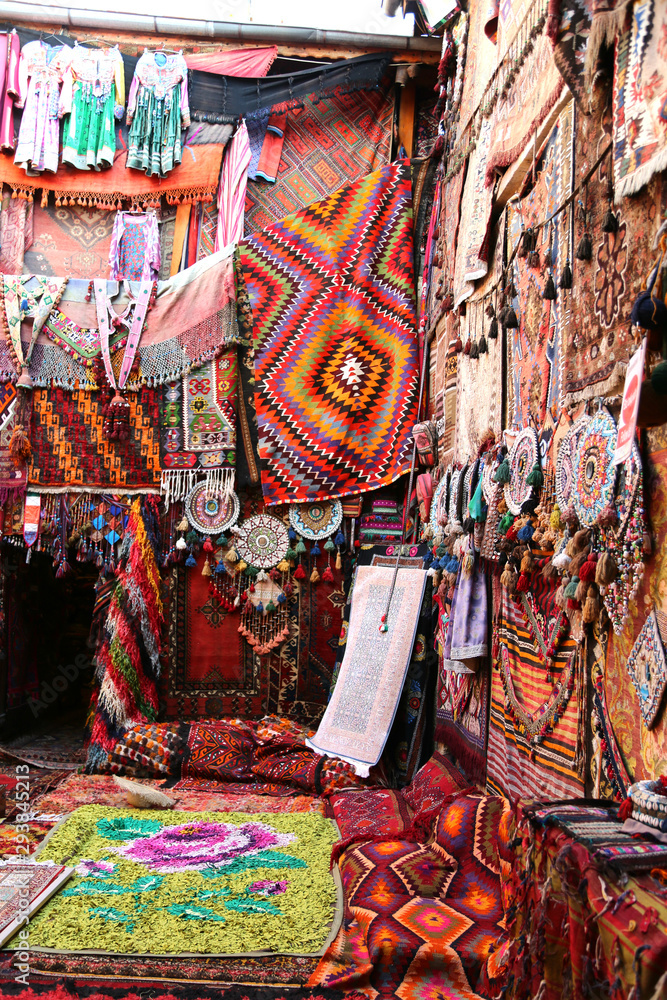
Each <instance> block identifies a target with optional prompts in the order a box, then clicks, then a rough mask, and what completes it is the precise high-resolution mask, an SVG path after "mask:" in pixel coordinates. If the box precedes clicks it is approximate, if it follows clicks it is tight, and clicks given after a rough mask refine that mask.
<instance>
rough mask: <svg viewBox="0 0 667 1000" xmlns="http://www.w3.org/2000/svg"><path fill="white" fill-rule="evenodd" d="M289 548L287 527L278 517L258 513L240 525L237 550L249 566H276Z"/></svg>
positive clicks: (266, 567) (264, 567)
mask: <svg viewBox="0 0 667 1000" xmlns="http://www.w3.org/2000/svg"><path fill="white" fill-rule="evenodd" d="M288 548H289V535H288V534H287V528H286V527H285V525H284V524H283V522H282V521H279V520H278V518H277V517H272V516H271V515H270V514H256V515H255V516H254V517H249V518H248V519H247V520H246V521H243V523H242V524H241V525H240V526H239V531H238V533H237V536H236V550H237V552H238V554H239V556H240V557H241V559H244V560H245V561H246V562H247V563H248V565H249V566H256V567H257V568H258V569H268V567H270V566H276V565H277V564H278V563H279V562H280V561H281V560H282V559H284V558H285V554H286V552H287V550H288Z"/></svg>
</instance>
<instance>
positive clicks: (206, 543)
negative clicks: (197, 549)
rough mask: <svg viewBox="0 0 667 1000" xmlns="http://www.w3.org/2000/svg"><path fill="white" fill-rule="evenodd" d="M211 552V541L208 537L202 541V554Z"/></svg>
mask: <svg viewBox="0 0 667 1000" xmlns="http://www.w3.org/2000/svg"><path fill="white" fill-rule="evenodd" d="M212 551H213V542H212V541H211V538H210V536H207V537H206V538H205V539H204V552H212Z"/></svg>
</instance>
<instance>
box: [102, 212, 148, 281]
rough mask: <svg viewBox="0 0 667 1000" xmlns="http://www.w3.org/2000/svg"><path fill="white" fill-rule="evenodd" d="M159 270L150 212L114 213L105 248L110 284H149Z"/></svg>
mask: <svg viewBox="0 0 667 1000" xmlns="http://www.w3.org/2000/svg"><path fill="white" fill-rule="evenodd" d="M159 270H160V232H159V229H158V223H157V218H156V216H155V213H154V212H143V213H142V214H141V215H133V214H132V213H131V212H118V214H117V215H116V219H115V222H114V224H113V232H112V234H111V247H110V248H109V277H110V278H111V280H112V281H118V280H120V279H122V278H124V279H127V280H128V281H151V280H153V279H155V278H157V276H158V273H159Z"/></svg>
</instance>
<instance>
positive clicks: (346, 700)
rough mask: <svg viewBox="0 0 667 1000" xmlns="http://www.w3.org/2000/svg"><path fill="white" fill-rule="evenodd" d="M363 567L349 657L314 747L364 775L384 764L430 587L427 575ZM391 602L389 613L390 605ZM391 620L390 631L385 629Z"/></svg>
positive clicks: (358, 579) (352, 615)
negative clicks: (381, 762)
mask: <svg viewBox="0 0 667 1000" xmlns="http://www.w3.org/2000/svg"><path fill="white" fill-rule="evenodd" d="M393 576H394V573H393V570H391V569H388V568H387V569H384V568H376V567H372V566H359V567H358V569H357V575H356V580H355V584H354V594H353V598H352V609H351V613H350V623H349V627H348V633H347V644H346V646H345V654H344V657H343V662H342V665H341V668H340V674H339V677H338V680H337V682H336V686H335V688H334V691H333V694H332V696H331V701H330V702H329V704H328V706H327V709H326V712H325V713H324V718H323V719H322V722H321V723H320V726H319V728H318V730H317V733H316V734H315V736H314V737H313V738H312V739H310V740H307V743H308V746H310V747H312V749H313V750H315V751H317V752H318V753H321V754H325V755H326V756H332V757H341V758H342V759H343V760H348V761H349V762H350V763H351V764H352V765H353V766H354V768H355V770H356V772H357V773H358V774H361V775H362V776H363V777H366V776H367V775H368V770H369V768H370V767H372V766H373V765H374V764H377V762H378V761H379V759H380V757H381V755H382V751H383V749H384V745H385V743H386V740H387V737H388V735H389V730H390V729H391V724H392V722H393V719H394V714H395V712H396V708H397V705H398V701H399V698H400V696H401V692H402V690H403V681H404V679H405V675H406V673H407V669H408V664H409V661H410V656H411V653H412V647H413V645H414V641H415V635H416V632H417V623H418V619H419V613H420V609H421V605H422V596H423V592H424V586H425V583H426V574H425V573H424V571H423V570H411V569H399V571H398V574H397V576H396V583H395V586H394V587H393V592H392V589H391V588H392V579H393ZM390 599H391V601H390V606H389V612H388V614H387V603H388V601H389V600H390ZM383 615H386V621H385V622H384V624H385V625H386V626H387V630H386V631H381V630H380V625H381V624H383V622H382V616H383Z"/></svg>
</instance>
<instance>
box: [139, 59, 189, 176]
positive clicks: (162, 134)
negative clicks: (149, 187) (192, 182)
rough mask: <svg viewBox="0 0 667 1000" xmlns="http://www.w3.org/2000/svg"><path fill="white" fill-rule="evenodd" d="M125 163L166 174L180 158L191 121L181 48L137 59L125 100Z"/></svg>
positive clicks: (161, 174) (149, 173)
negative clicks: (184, 129)
mask: <svg viewBox="0 0 667 1000" xmlns="http://www.w3.org/2000/svg"><path fill="white" fill-rule="evenodd" d="M127 124H128V126H129V130H130V131H129V149H128V153H127V166H128V167H133V168H134V169H135V170H144V171H145V172H146V173H147V174H148V176H149V177H151V176H153V175H155V174H157V175H158V176H159V177H166V176H167V174H168V173H169V171H170V170H172V169H173V167H174V166H176V165H177V164H179V163H180V162H181V158H182V154H183V143H182V139H181V129H183V128H187V127H188V125H189V124H190V107H189V104H188V67H187V65H186V63H185V59H184V58H183V53H182V52H174V53H168V52H160V51H158V52H149V51H148V49H144V54H143V55H142V57H141V58H140V60H139V62H138V63H137V66H136V69H135V71H134V76H133V78H132V86H131V87H130V93H129V96H128V102H127Z"/></svg>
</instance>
